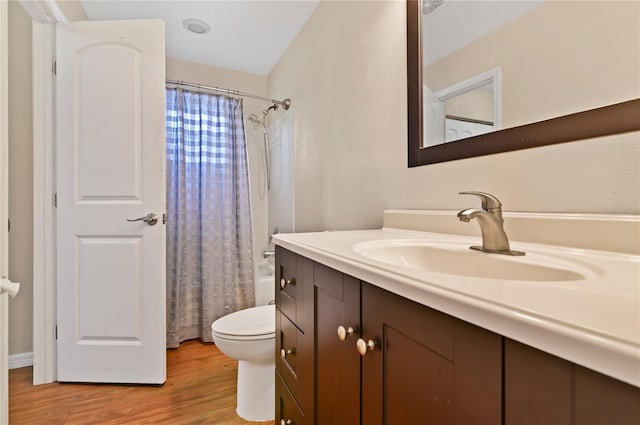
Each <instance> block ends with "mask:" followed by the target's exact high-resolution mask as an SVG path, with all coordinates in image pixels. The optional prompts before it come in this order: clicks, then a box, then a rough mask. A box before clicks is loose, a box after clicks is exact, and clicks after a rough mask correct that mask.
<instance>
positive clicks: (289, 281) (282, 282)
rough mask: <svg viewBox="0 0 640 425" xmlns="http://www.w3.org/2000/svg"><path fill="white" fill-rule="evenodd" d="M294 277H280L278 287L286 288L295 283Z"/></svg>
mask: <svg viewBox="0 0 640 425" xmlns="http://www.w3.org/2000/svg"><path fill="white" fill-rule="evenodd" d="M295 284H296V281H295V279H285V278H284V277H283V278H281V279H280V289H284V288H286V287H287V286H288V285H295Z"/></svg>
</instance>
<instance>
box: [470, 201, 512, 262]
mask: <svg viewBox="0 0 640 425" xmlns="http://www.w3.org/2000/svg"><path fill="white" fill-rule="evenodd" d="M460 195H474V196H477V197H479V198H480V199H481V200H482V209H480V210H479V209H477V208H467V209H465V210H462V211H460V212H459V213H458V218H459V219H460V221H464V222H465V223H468V222H469V221H471V219H473V218H476V219H478V224H480V231H481V232H482V246H472V247H470V248H471V249H475V250H477V251H482V252H489V253H491V254H504V255H524V252H522V251H513V250H511V248H510V247H509V238H507V234H506V233H505V232H504V227H503V225H504V220H503V218H502V203H500V201H499V200H498V198H496V197H495V196H493V195H491V194H489V193H485V192H460Z"/></svg>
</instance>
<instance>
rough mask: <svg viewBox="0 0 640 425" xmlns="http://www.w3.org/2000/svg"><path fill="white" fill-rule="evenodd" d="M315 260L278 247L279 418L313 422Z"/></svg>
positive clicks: (277, 337)
mask: <svg viewBox="0 0 640 425" xmlns="http://www.w3.org/2000/svg"><path fill="white" fill-rule="evenodd" d="M313 268H314V263H313V261H311V260H309V259H307V258H304V257H301V256H299V255H296V254H294V253H293V252H290V251H287V250H285V249H282V248H280V247H276V307H277V309H276V353H275V356H276V419H277V420H278V423H279V421H280V419H284V420H285V423H286V421H288V420H291V421H293V422H291V424H294V423H295V424H296V425H306V424H308V425H311V424H314V423H315V422H314V413H313V412H314V407H315V405H314V388H315V387H314V362H315V356H314V347H315V339H314V333H313V324H314V320H313V319H314V308H313V284H312V282H313Z"/></svg>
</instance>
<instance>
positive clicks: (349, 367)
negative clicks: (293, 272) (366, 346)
mask: <svg viewBox="0 0 640 425" xmlns="http://www.w3.org/2000/svg"><path fill="white" fill-rule="evenodd" d="M314 286H315V301H316V320H315V324H316V325H315V326H316V329H315V335H316V424H322V425H325V424H332V425H340V424H344V425H357V424H359V423H360V356H359V355H358V353H357V351H356V339H357V338H358V335H357V331H358V328H359V324H360V282H359V281H358V280H356V279H354V278H352V277H349V276H345V275H343V274H342V273H340V272H337V271H335V270H332V269H330V268H328V267H325V266H322V265H320V264H315V266H314ZM339 326H343V327H344V328H345V329H348V328H349V327H352V328H353V329H354V333H353V335H351V336H347V337H346V339H345V340H344V341H342V340H340V339H339V338H338V332H337V331H338V327H339Z"/></svg>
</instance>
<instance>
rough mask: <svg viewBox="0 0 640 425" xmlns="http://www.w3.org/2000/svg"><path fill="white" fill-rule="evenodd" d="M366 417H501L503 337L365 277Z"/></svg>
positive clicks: (371, 420) (381, 420) (451, 420)
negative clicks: (368, 343)
mask: <svg viewBox="0 0 640 425" xmlns="http://www.w3.org/2000/svg"><path fill="white" fill-rule="evenodd" d="M361 333H362V335H363V338H364V340H365V341H368V340H371V341H373V343H374V344H375V347H374V348H373V350H371V351H369V352H367V354H366V355H364V356H363V359H362V423H363V424H367V425H378V424H379V425H382V424H385V425H394V424H398V425H400V424H403V425H404V424H421V425H422V424H424V425H428V424H437V425H447V424H458V425H474V424H478V425H490V424H500V423H501V421H502V416H501V415H502V412H501V394H502V393H501V380H502V338H501V337H500V336H499V335H496V334H493V333H491V332H489V331H486V330H484V329H481V328H478V327H476V326H473V325H470V324H468V323H465V322H462V321H460V320H457V319H454V318H453V317H451V316H447V315H445V314H443V313H440V312H437V311H435V310H432V309H430V308H427V307H425V306H423V305H420V304H417V303H415V302H412V301H409V300H407V299H404V298H402V297H399V296H397V295H394V294H391V293H389V292H386V291H384V290H382V289H379V288H376V287H374V286H371V285H368V284H365V283H363V284H362V332H361Z"/></svg>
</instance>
